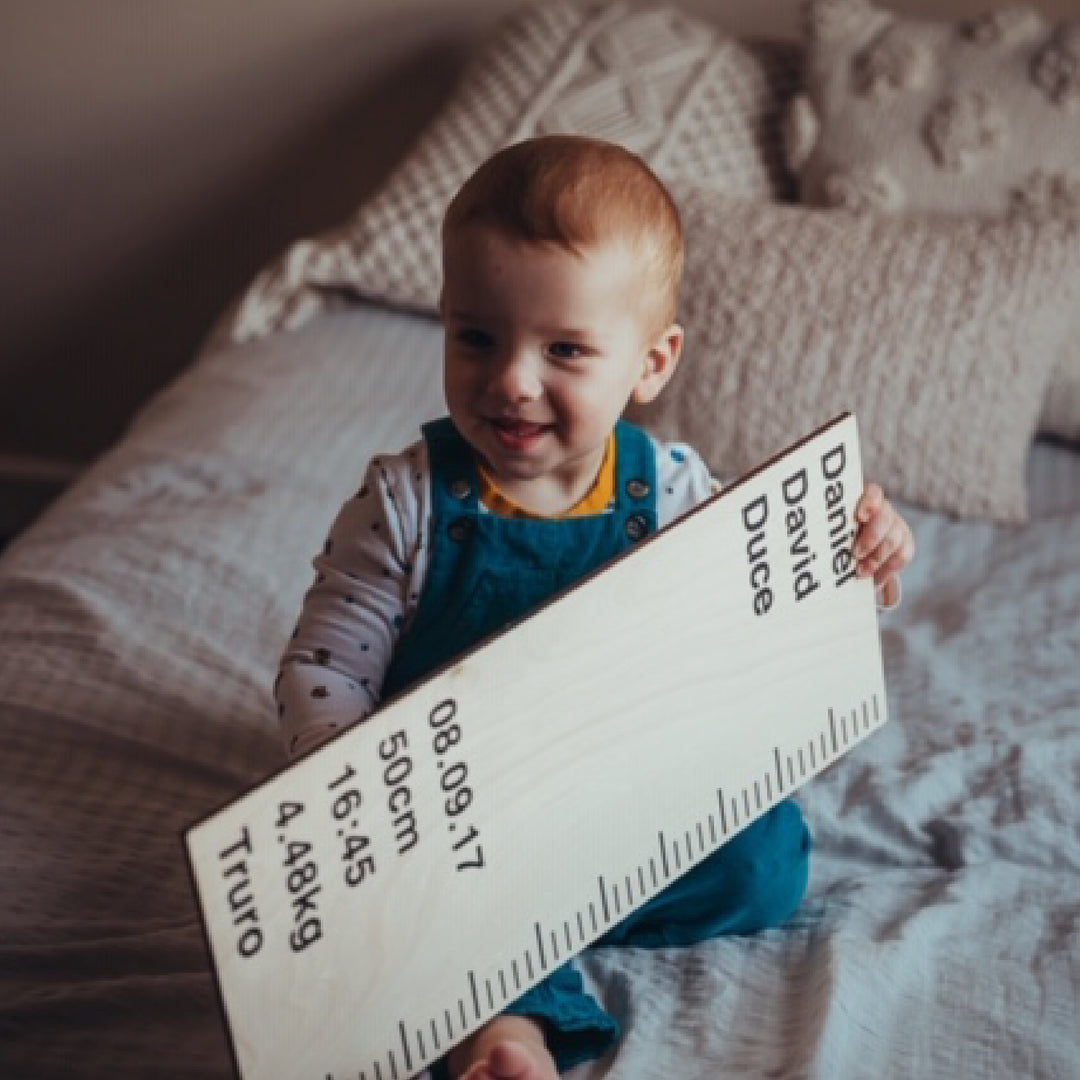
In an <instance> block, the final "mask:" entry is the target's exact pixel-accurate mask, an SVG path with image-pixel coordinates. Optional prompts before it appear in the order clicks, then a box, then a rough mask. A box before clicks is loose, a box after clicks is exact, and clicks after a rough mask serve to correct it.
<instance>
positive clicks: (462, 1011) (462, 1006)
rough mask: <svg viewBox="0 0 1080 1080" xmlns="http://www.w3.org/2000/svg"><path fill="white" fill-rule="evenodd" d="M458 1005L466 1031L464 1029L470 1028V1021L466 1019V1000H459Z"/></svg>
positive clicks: (462, 1024)
mask: <svg viewBox="0 0 1080 1080" xmlns="http://www.w3.org/2000/svg"><path fill="white" fill-rule="evenodd" d="M457 1003H458V1009H460V1010H461V1026H462V1028H463V1029H464V1028H467V1027H468V1026H469V1021H468V1020H467V1019H466V1018H465V999H464V998H458V999H457Z"/></svg>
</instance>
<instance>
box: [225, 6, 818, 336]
mask: <svg viewBox="0 0 1080 1080" xmlns="http://www.w3.org/2000/svg"><path fill="white" fill-rule="evenodd" d="M797 77H798V76H797V50H796V49H794V48H793V47H791V46H787V45H779V44H777V45H765V44H763V45H749V44H744V43H742V42H739V41H737V40H735V39H733V38H730V37H727V36H725V35H724V34H722V33H720V32H719V31H717V30H716V29H715V28H714V27H712V26H709V25H708V24H706V23H704V22H701V21H700V20H697V19H694V18H692V17H691V16H689V15H687V14H685V13H683V12H679V11H677V10H674V9H668V8H647V7H646V8H639V7H634V6H631V5H629V4H626V3H608V4H606V5H604V6H602V7H592V8H588V7H583V6H579V5H577V4H573V3H569V2H566V0H555V2H551V3H544V4H542V5H540V6H537V7H533V8H528V9H526V10H525V11H524V12H522V13H519V14H517V15H516V16H514V17H512V18H511V19H510V20H509V21H508V22H507V23H505V24H504V25H503V26H502V27H501V28H500V29H499V30H498V31H497V32H496V34H495V35H494V37H493V38H492V40H491V41H490V43H489V44H488V45H487V46H486V47H485V48H484V49H482V50H481V51H480V53H479V55H478V56H477V58H476V60H475V62H474V63H473V64H472V65H471V66H470V67H469V69H468V70H467V72H466V74H465V76H464V78H463V81H462V83H461V85H460V87H459V89H458V90H457V92H456V93H455V95H454V96H453V97H452V99H451V100H450V101H449V103H448V104H447V105H446V107H445V108H444V110H443V112H442V113H441V114H440V116H439V117H438V118H437V119H436V120H435V121H434V122H433V123H432V124H431V126H430V127H429V128H428V129H427V130H426V131H425V133H424V134H423V136H422V137H421V139H420V140H419V142H418V143H417V145H416V146H415V148H414V149H413V150H412V152H411V153H410V154H409V155H408V156H407V157H406V159H405V161H404V162H403V163H402V164H401V165H400V166H399V167H398V168H397V170H396V171H395V172H394V173H393V174H392V175H391V177H390V178H389V180H388V181H387V183H386V184H385V186H384V187H383V188H382V189H381V190H380V191H379V192H378V193H377V194H376V196H375V197H374V198H373V199H372V200H370V201H369V202H367V203H365V204H364V205H363V206H362V207H361V208H360V209H359V211H358V212H357V214H356V215H355V217H354V218H353V219H352V220H351V221H349V222H347V223H346V224H345V225H343V226H342V227H340V228H338V229H335V230H333V231H331V232H328V233H326V234H324V235H322V236H320V237H316V238H314V239H310V240H304V241H301V242H299V243H297V244H295V245H293V246H292V247H291V248H290V249H289V250H288V251H287V252H286V253H285V255H284V256H283V257H282V258H281V259H280V260H278V262H277V263H276V264H275V265H273V266H271V267H270V268H269V269H268V270H266V271H265V272H264V273H263V274H261V275H260V276H259V278H258V279H257V280H256V281H255V283H254V284H253V285H252V287H251V288H250V289H249V290H248V292H247V293H246V295H245V296H244V297H243V298H242V299H241V301H240V303H239V304H238V305H237V306H236V308H235V309H234V310H233V311H232V312H230V313H229V315H228V317H227V318H226V319H225V320H224V322H223V325H222V326H221V327H220V328H219V330H218V331H217V333H216V335H215V336H216V337H224V338H225V339H226V340H232V341H243V340H246V339H248V338H252V337H257V336H259V335H261V334H265V333H269V332H270V331H273V330H277V329H283V328H294V327H297V326H299V325H301V324H303V323H304V322H306V321H307V320H308V319H310V318H311V317H312V316H313V315H314V314H316V313H317V312H319V311H321V310H324V309H326V308H327V307H328V306H333V305H334V304H339V303H341V302H343V301H345V300H347V299H348V297H349V296H350V295H359V296H366V297H369V298H373V299H378V300H383V301H386V302H389V303H392V304H395V305H399V306H402V307H406V308H411V309H416V310H423V311H431V310H433V309H434V306H435V301H436V297H437V295H438V291H439V285H440V275H441V260H440V256H439V226H440V223H441V221H442V215H443V212H444V210H445V208H446V205H447V203H449V201H450V199H451V198H452V197H453V195H454V193H455V192H456V191H457V189H458V188H459V187H460V186H461V184H462V183H463V182H464V181H465V180H466V179H467V178H468V176H469V175H470V174H471V173H472V172H473V170H474V169H475V168H476V167H477V166H478V165H479V164H480V163H481V162H482V161H483V160H484V159H485V158H487V157H489V156H490V155H491V154H492V153H494V152H495V151H496V150H497V149H499V148H500V147H502V146H505V145H507V144H509V143H513V142H518V141H520V140H522V139H525V138H528V137H530V136H532V135H536V134H547V133H554V132H573V133H578V134H589V135H595V136H599V137H601V138H605V139H608V140H610V141H612V142H617V143H621V144H622V145H624V146H626V147H628V148H629V149H631V150H633V151H634V152H635V153H638V154H640V155H641V156H642V157H643V158H644V159H645V160H646V161H648V162H649V164H650V165H651V166H652V167H653V168H654V169H655V171H656V172H657V173H658V174H659V175H660V176H661V177H662V178H664V179H677V178H679V177H688V178H693V179H697V180H698V181H704V182H706V183H707V184H708V185H709V186H710V187H711V188H713V189H715V190H717V191H724V192H729V193H731V194H734V195H743V196H747V197H755V198H762V199H773V198H785V197H787V198H790V197H793V195H794V191H793V187H792V184H791V181H790V179H789V176H788V174H787V173H786V171H785V168H784V166H783V164H782V156H783V155H782V149H781V124H780V118H781V115H782V110H783V106H784V104H785V103H786V100H787V98H788V97H789V96H790V94H791V93H793V92H794V90H795V88H796V83H797Z"/></svg>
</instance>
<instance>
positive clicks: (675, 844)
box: [671, 840, 682, 874]
mask: <svg viewBox="0 0 1080 1080" xmlns="http://www.w3.org/2000/svg"><path fill="white" fill-rule="evenodd" d="M671 854H672V856H673V857H674V859H675V873H676V874H678V873H679V872H680V871H681V870H682V859H680V858H679V841H678V840H676V841H674V842H673V843H672V845H671Z"/></svg>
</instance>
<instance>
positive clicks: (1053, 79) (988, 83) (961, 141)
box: [785, 0, 1080, 439]
mask: <svg viewBox="0 0 1080 1080" xmlns="http://www.w3.org/2000/svg"><path fill="white" fill-rule="evenodd" d="M805 15H806V20H805V22H806V30H807V42H806V57H805V63H804V79H805V91H804V93H802V94H800V95H798V96H797V97H795V98H794V99H793V101H792V103H791V105H790V108H789V111H788V114H787V118H786V125H785V126H786V142H787V149H788V157H789V164H790V165H791V167H792V169H793V170H794V171H796V172H798V174H799V182H800V196H801V198H802V201H803V202H806V203H809V204H812V205H821V206H839V207H846V208H848V209H871V210H883V211H901V210H906V211H922V212H927V211H931V212H961V213H982V214H987V215H993V216H997V217H1003V216H1026V217H1032V218H1036V219H1039V218H1046V217H1054V216H1061V217H1071V218H1073V219H1078V218H1080V19H1077V20H1075V21H1073V22H1068V23H1062V24H1059V25H1052V24H1051V23H1049V22H1048V21H1047V20H1046V18H1045V17H1044V16H1042V15H1040V14H1038V13H1037V12H1036V11H1034V10H1033V9H1031V8H1027V7H1021V6H1016V5H1007V6H1004V7H999V8H998V9H996V10H994V11H992V12H990V13H988V14H986V15H982V16H979V17H977V18H973V19H969V20H966V21H963V22H957V23H949V22H939V21H932V20H929V19H915V18H908V17H906V16H900V15H897V14H896V13H894V12H891V11H888V10H884V9H881V8H878V7H876V6H874V5H873V4H872V3H870V2H869V0H810V2H809V3H807V4H806V6H805ZM1074 329H1075V333H1074V335H1073V340H1071V341H1070V342H1068V343H1067V344H1066V345H1064V346H1063V347H1062V349H1061V351H1060V352H1059V354H1058V356H1057V363H1056V368H1055V371H1054V374H1053V375H1052V377H1051V383H1050V388H1049V391H1048V393H1047V396H1046V399H1045V401H1044V407H1043V414H1042V417H1041V420H1040V425H1039V426H1040V430H1043V431H1046V432H1052V433H1055V434H1058V435H1062V436H1064V437H1066V438H1074V439H1080V314H1078V316H1077V319H1076V320H1075V321H1074Z"/></svg>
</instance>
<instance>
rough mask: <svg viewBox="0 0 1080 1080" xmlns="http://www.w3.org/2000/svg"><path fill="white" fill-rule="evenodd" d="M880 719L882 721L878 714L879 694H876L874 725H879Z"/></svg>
mask: <svg viewBox="0 0 1080 1080" xmlns="http://www.w3.org/2000/svg"><path fill="white" fill-rule="evenodd" d="M880 719H881V717H880V715H879V714H878V696H877V694H875V695H874V723H875V724H876V723H878V722H879V721H880Z"/></svg>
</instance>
